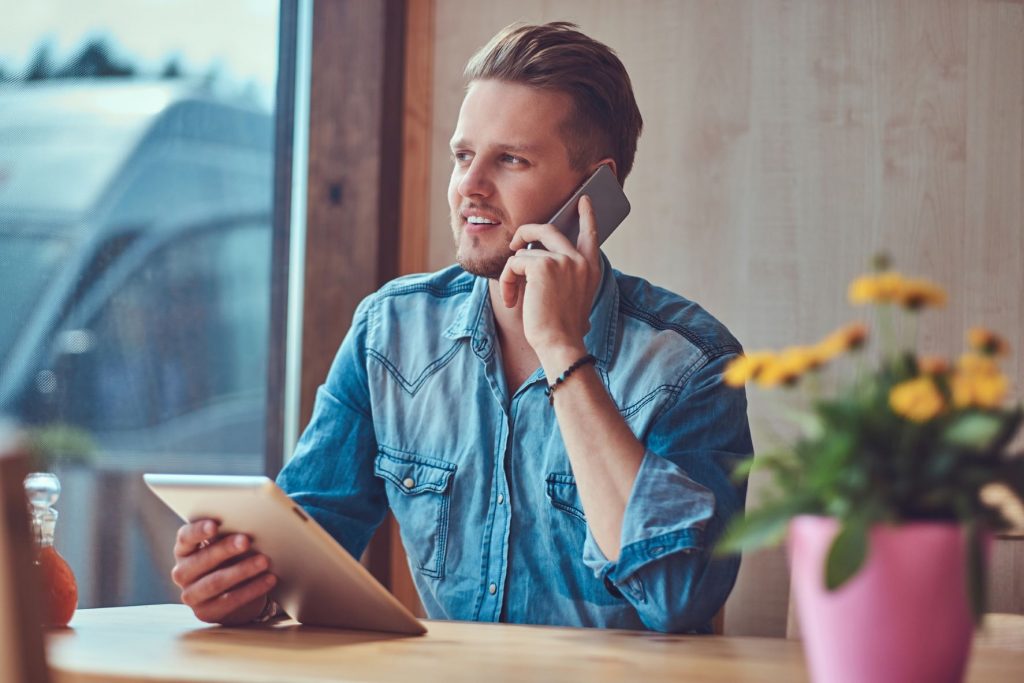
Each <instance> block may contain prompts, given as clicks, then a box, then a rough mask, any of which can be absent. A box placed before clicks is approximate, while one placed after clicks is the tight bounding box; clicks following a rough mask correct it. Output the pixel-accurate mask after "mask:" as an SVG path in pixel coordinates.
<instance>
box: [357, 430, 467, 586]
mask: <svg viewBox="0 0 1024 683" xmlns="http://www.w3.org/2000/svg"><path fill="white" fill-rule="evenodd" d="M456 469H457V467H456V466H455V465H454V464H452V463H448V462H444V461H441V460H434V459H433V458H424V457H423V456H417V455H412V454H410V453H398V452H394V451H390V450H387V449H384V448H381V450H380V452H379V453H378V455H377V458H376V459H375V460H374V466H373V473H374V475H376V476H378V477H380V478H382V479H386V480H387V481H390V482H391V483H392V484H394V488H396V489H397V490H398V491H399V493H400V495H401V496H402V499H404V500H407V501H409V502H410V503H411V501H412V500H413V499H416V498H421V497H422V498H423V502H424V503H425V501H426V500H427V499H428V498H431V497H433V498H436V499H437V503H438V510H437V522H436V525H437V526H436V529H435V532H436V534H437V537H436V541H435V543H434V547H433V548H432V549H427V550H426V551H425V552H420V553H419V555H418V557H417V564H418V565H419V568H420V570H421V571H422V572H423V573H424V574H425V575H427V576H432V577H434V578H437V579H443V578H444V560H445V550H446V548H447V542H448V507H449V503H450V495H449V493H450V492H449V491H448V489H449V487H450V485H451V479H452V476H453V475H454V474H455V470H456ZM409 479H411V480H412V481H413V485H412V486H411V487H410V486H406V484H405V482H406V481H407V480H409ZM409 512H410V514H414V513H415V510H412V509H410V510H409Z"/></svg>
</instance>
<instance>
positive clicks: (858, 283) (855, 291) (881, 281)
mask: <svg viewBox="0 0 1024 683" xmlns="http://www.w3.org/2000/svg"><path fill="white" fill-rule="evenodd" d="M848 294H849V298H850V303H852V304H855V305H858V306H859V305H863V304H870V303H876V304H889V303H899V304H900V305H902V306H903V307H904V308H907V309H910V310H915V311H916V310H918V309H920V308H923V307H924V306H945V305H946V292H945V291H944V290H943V289H942V288H941V287H939V286H938V285H936V284H935V283H933V282H930V281H928V280H923V279H919V278H918V279H908V278H905V277H903V276H902V275H900V274H899V273H897V272H895V271H892V270H887V271H885V272H882V273H876V274H874V275H862V276H860V277H858V278H857V279H856V280H854V281H853V282H852V283H851V284H850V289H849V292H848Z"/></svg>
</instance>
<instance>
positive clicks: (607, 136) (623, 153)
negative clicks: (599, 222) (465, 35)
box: [465, 21, 644, 183]
mask: <svg viewBox="0 0 1024 683" xmlns="http://www.w3.org/2000/svg"><path fill="white" fill-rule="evenodd" d="M465 77H466V83H467V85H469V84H472V83H473V81H482V80H498V81H505V82H508V83H520V84H523V85H528V86H532V87H535V88H540V89H543V90H553V91H556V92H561V93H565V94H566V95H568V96H569V97H570V98H571V99H572V102H573V111H572V113H571V114H570V115H569V117H568V118H567V119H566V120H565V121H564V122H563V123H562V131H563V134H564V136H565V143H566V148H567V149H568V151H569V162H570V163H571V164H572V166H573V168H575V169H577V170H583V169H584V168H586V167H587V166H588V165H590V164H592V163H593V162H595V161H598V160H600V159H604V158H606V157H611V158H612V159H614V160H615V165H616V168H617V172H618V178H619V182H620V183H624V182H625V180H626V176H628V175H629V172H630V170H632V168H633V158H634V157H635V156H636V144H637V140H638V139H639V138H640V131H641V129H642V128H643V125H644V122H643V118H641V116H640V110H639V109H638V108H637V106H636V99H635V98H634V96H633V85H632V83H631V82H630V80H629V74H627V73H626V68H625V67H624V66H623V65H622V62H621V61H619V58H618V57H617V56H616V55H615V52H614V51H613V50H612V49H611V48H609V47H608V46H607V45H604V44H603V43H600V42H598V41H596V40H594V39H593V38H591V37H589V36H587V35H585V34H584V33H581V32H580V31H579V30H578V27H577V26H576V25H575V24H571V23H569V22H565V21H556V22H552V23H549V24H541V25H527V24H521V23H515V24H511V25H510V26H506V27H505V28H504V29H502V30H501V31H499V32H498V34H497V35H496V36H494V37H493V38H491V40H490V42H489V43H487V45H485V46H484V47H483V48H481V49H480V51H479V52H477V53H476V54H475V55H473V57H472V58H471V59H470V60H469V63H468V64H466V71H465Z"/></svg>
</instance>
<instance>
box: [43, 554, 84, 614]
mask: <svg viewBox="0 0 1024 683" xmlns="http://www.w3.org/2000/svg"><path fill="white" fill-rule="evenodd" d="M37 557H38V559H37V560H36V566H37V567H38V568H39V585H40V588H41V590H42V593H43V626H47V627H49V628H64V627H66V626H67V625H68V622H70V621H71V617H72V616H73V615H74V614H75V608H76V607H78V583H77V582H76V581H75V575H74V574H73V573H72V571H71V567H70V566H69V565H68V563H67V560H65V559H64V558H63V557H61V556H60V553H58V552H57V550H56V549H55V548H54V547H53V546H52V545H51V546H46V547H44V548H40V549H39V554H38V556H37Z"/></svg>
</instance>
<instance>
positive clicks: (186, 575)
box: [171, 519, 277, 624]
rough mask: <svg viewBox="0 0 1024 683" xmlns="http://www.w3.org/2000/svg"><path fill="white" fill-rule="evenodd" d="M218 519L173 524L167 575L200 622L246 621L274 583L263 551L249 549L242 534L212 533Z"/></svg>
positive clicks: (255, 613)
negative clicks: (171, 556) (174, 530)
mask: <svg viewBox="0 0 1024 683" xmlns="http://www.w3.org/2000/svg"><path fill="white" fill-rule="evenodd" d="M217 528H218V527H217V523H216V522H214V521H213V520H209V519H207V520H201V521H198V522H194V523H192V524H186V525H185V526H183V527H181V528H180V529H178V538H177V541H176V542H175V544H174V559H175V564H174V569H172V570H171V579H172V580H173V581H174V583H175V584H176V585H177V586H179V587H180V588H181V601H182V602H183V603H185V604H186V605H188V606H189V607H191V608H192V611H193V612H194V613H195V615H196V616H197V617H198V618H199V619H200V620H202V621H205V622H209V623H216V624H245V623H248V622H250V621H252V620H253V619H255V618H256V617H258V616H259V614H260V612H262V611H263V607H264V606H265V605H266V604H267V600H268V599H269V598H268V597H267V593H268V592H269V591H270V589H271V588H273V587H274V585H275V584H276V583H277V577H276V576H274V575H273V574H271V573H269V572H268V571H267V569H268V568H269V567H270V561H269V559H268V558H267V556H266V555H261V554H259V553H250V552H249V550H250V542H249V539H248V537H246V536H245V535H243V534H232V535H230V536H225V537H224V538H220V539H218V538H216V536H217Z"/></svg>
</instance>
